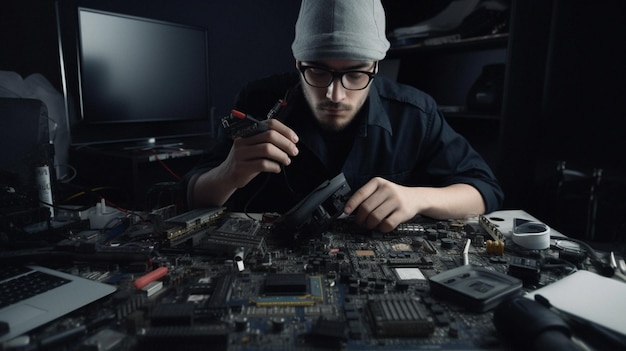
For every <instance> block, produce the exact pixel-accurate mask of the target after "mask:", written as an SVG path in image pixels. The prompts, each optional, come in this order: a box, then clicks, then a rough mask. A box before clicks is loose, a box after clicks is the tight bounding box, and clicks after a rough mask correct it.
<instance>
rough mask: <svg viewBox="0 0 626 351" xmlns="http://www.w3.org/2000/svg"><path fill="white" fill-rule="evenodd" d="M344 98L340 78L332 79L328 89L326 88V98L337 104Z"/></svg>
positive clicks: (344, 92) (344, 94) (343, 89)
mask: <svg viewBox="0 0 626 351" xmlns="http://www.w3.org/2000/svg"><path fill="white" fill-rule="evenodd" d="M345 97H346V88H344V87H343V85H342V84H341V78H340V77H337V78H335V79H333V82H332V83H330V85H329V86H328V88H326V98H328V99H329V100H330V101H332V102H339V101H341V100H343V99H344V98H345Z"/></svg>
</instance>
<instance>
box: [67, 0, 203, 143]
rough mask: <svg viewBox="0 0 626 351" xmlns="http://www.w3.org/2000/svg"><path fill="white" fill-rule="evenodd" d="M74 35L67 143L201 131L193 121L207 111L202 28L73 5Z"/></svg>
mask: <svg viewBox="0 0 626 351" xmlns="http://www.w3.org/2000/svg"><path fill="white" fill-rule="evenodd" d="M77 34H78V35H77V51H78V52H77V54H78V55H77V56H78V57H77V61H78V62H77V66H78V67H77V69H78V72H77V73H78V79H77V81H78V82H77V83H78V109H79V116H78V120H77V121H75V125H74V126H73V128H72V142H73V143H74V144H83V143H84V144H90V143H104V142H117V141H130V140H133V141H135V140H142V139H148V138H159V137H160V138H162V137H172V136H179V135H187V134H196V133H197V134H200V133H201V132H202V131H203V130H202V128H200V129H198V123H208V122H209V117H210V102H209V77H208V52H207V32H206V29H204V28H200V27H195V26H189V25H181V24H176V23H171V22H165V21H157V20H153V19H148V18H142V17H136V16H129V15H123V14H118V13H112V12H105V11H99V10H94V9H88V8H83V7H79V8H78V26H77ZM202 125H204V124H202Z"/></svg>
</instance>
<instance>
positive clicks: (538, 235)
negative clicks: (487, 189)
mask: <svg viewBox="0 0 626 351" xmlns="http://www.w3.org/2000/svg"><path fill="white" fill-rule="evenodd" d="M512 239H513V242H514V243H516V244H517V245H519V246H522V247H525V248H527V249H531V250H543V249H547V248H549V247H550V227H548V226H547V225H546V224H544V223H541V222H535V221H529V220H527V219H521V218H515V219H514V223H513V236H512Z"/></svg>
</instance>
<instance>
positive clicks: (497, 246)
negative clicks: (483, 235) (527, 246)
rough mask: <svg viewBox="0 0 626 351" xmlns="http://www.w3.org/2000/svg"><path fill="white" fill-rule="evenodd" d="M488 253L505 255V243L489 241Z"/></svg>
mask: <svg viewBox="0 0 626 351" xmlns="http://www.w3.org/2000/svg"><path fill="white" fill-rule="evenodd" d="M486 251H487V253H488V254H492V255H504V242H503V241H495V240H487V247H486Z"/></svg>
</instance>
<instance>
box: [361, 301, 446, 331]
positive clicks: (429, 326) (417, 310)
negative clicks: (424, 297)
mask: <svg viewBox="0 0 626 351" xmlns="http://www.w3.org/2000/svg"><path fill="white" fill-rule="evenodd" d="M367 311H368V312H369V316H370V318H371V322H372V327H373V330H374V333H375V334H376V335H377V336H379V337H384V338H389V337H417V336H427V335H429V334H431V333H432V332H433V331H434V330H435V324H434V322H433V319H432V317H431V316H430V314H429V312H428V310H427V309H426V306H424V304H423V303H422V302H420V301H419V300H418V299H416V298H414V297H411V296H407V295H404V294H401V295H379V296H375V297H372V298H371V299H370V300H369V301H368V303H367ZM399 311H402V313H399Z"/></svg>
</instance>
